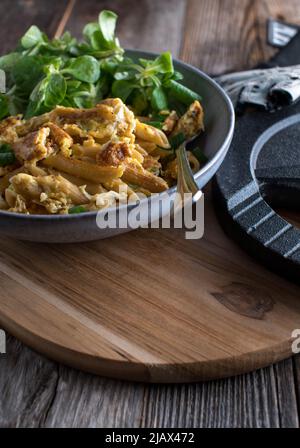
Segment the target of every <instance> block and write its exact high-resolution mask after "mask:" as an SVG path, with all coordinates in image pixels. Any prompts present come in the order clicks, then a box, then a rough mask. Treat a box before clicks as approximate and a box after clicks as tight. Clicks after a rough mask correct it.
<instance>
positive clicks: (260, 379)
mask: <svg viewBox="0 0 300 448" xmlns="http://www.w3.org/2000/svg"><path fill="white" fill-rule="evenodd" d="M6 3H9V2H6V1H2V2H1V3H0V12H1V13H2V14H1V16H0V17H2V19H1V20H2V22H1V25H2V27H0V28H1V33H2V34H1V40H0V42H1V50H3V51H5V50H7V49H8V48H12V47H13V45H15V43H16V42H17V36H18V35H21V34H22V32H23V31H24V29H25V28H26V27H27V26H28V25H29V24H30V23H37V24H38V25H40V26H43V28H44V29H45V30H46V31H48V32H50V33H52V34H53V35H54V34H55V32H56V31H57V30H59V26H61V23H62V18H63V17H64V20H65V18H66V17H67V15H69V14H70V12H71V15H70V19H69V20H68V23H67V24H66V26H67V28H71V29H72V30H74V32H75V33H78V30H79V29H80V27H81V24H83V23H84V22H85V21H86V17H87V16H89V17H90V16H92V15H93V14H94V12H96V11H98V9H101V8H102V7H103V6H104V7H107V6H109V8H111V9H115V10H116V11H120V12H121V11H122V17H121V18H120V32H119V34H120V35H121V38H122V42H124V44H125V45H126V46H129V47H130V46H131V47H143V48H145V49H148V50H154V51H155V50H156V51H157V50H160V49H162V48H163V49H164V48H167V47H169V48H170V49H171V50H172V51H173V52H174V54H175V55H178V56H179V57H181V58H182V59H184V60H186V61H188V62H191V63H193V64H194V65H196V66H199V67H201V68H202V69H204V70H206V71H208V72H210V73H220V72H222V71H224V70H231V69H239V68H245V67H249V66H251V65H253V64H255V63H256V62H258V61H260V60H262V59H264V58H266V57H268V56H269V55H270V54H271V53H272V52H273V51H274V50H273V49H270V48H268V47H267V46H266V45H265V20H266V18H267V17H270V16H272V17H279V18H282V19H286V20H288V21H291V22H296V23H299V24H300V8H299V5H298V0H286V1H285V2H282V1H274V0H268V1H250V0H249V1H245V0H240V1H235V0H199V1H196V0H187V1H177V0H172V2H171V1H160V0H153V1H152V2H150V1H149V2H148V1H144V0H140V1H139V2H135V1H132V0H129V1H127V2H126V8H125V7H123V4H125V2H121V1H111V2H109V4H108V2H104V1H85V2H84V3H85V4H86V7H85V8H84V11H82V6H81V4H82V3H83V2H79V1H77V2H73V4H72V5H71V8H70V2H68V4H67V5H66V3H67V2H63V1H60V2H55V1H52V2H51V9H50V8H49V7H48V4H49V2H46V1H45V0H39V1H32V0H31V1H25V0H24V1H15V2H13V3H12V2H10V3H9V14H7V9H8V8H7V4H6ZM67 6H69V11H68V14H67V15H65V12H66V9H65V7H67ZM26 8H27V13H26ZM144 8H145V9H144ZM146 8H148V9H147V12H148V15H147V20H146V15H145V14H144V11H145V10H146ZM62 9H63V11H62ZM70 9H72V11H70ZM28 10H29V12H28ZM45 11H46V16H45ZM80 11H81V12H80ZM4 12H5V13H6V14H4ZM83 12H84V14H83ZM150 12H151V14H152V17H155V18H156V21H155V22H154V23H151V22H149V20H150V19H149V14H150ZM26 14H27V15H26ZM151 14H150V15H151ZM168 14H169V15H168ZM166 15H168V19H165V17H166ZM4 17H5V23H4V22H3V20H4V19H3V18H4ZM8 17H9V18H8ZM20 17H22V20H21V19H20ZM28 17H29V19H28ZM45 17H46V19H45ZM233 17H234V20H233ZM56 18H57V19H56ZM26 21H28V22H26ZM126 23H129V24H130V27H131V28H130V30H128V29H127V28H126V26H125V24H126ZM174 24H176V26H175V25H174ZM13 26H14V28H13V30H14V31H13V33H10V35H9V37H7V30H8V29H12V27H13ZM167 27H169V31H168V33H166V31H165V30H166V28H167ZM59 31H61V30H59ZM162 33H165V34H164V38H163V39H162ZM137 39H138V43H139V44H138V45H137V44H136V42H137ZM167 39H168V40H167ZM164 44H165V45H164ZM215 225H216V226H217V224H215ZM219 234H220V237H219V238H220V242H221V245H222V244H225V246H224V251H225V252H226V253H227V256H228V250H229V248H230V250H232V251H233V252H234V253H235V252H236V251H239V250H238V249H237V248H236V247H234V246H233V245H231V243H229V242H228V240H227V239H226V238H225V237H224V235H222V233H221V232H220V233H219ZM5 244H6V243H5ZM22 244H23V243H22ZM206 244H208V243H206ZM213 244H216V245H218V244H219V243H218V241H216V240H214V241H213ZM2 247H3V246H2ZM225 248H226V249H225ZM207 250H208V251H210V250H209V248H208V249H207ZM2 256H4V257H5V253H3V248H2ZM241 256H242V257H243V262H244V259H245V260H247V261H246V264H247V265H248V263H249V265H251V266H253V269H254V271H255V270H256V269H257V267H256V265H254V263H253V262H252V261H251V260H248V258H247V256H246V255H242V254H241ZM29 262H30V259H29V260H28V263H29ZM228 267H229V269H232V264H231V263H229V265H228ZM260 272H261V273H262V272H264V271H260ZM23 275H25V276H26V274H23ZM261 275H262V276H263V274H261ZM268 275H269V274H267V276H268ZM249 276H250V277H249ZM252 276H253V271H252V268H251V269H250V270H249V272H248V273H247V275H245V276H243V279H244V281H246V282H247V281H249V278H253V277H252ZM74 278H75V277H74ZM262 278H263V277H262ZM75 281H76V280H75V279H74V282H75ZM261 283H263V280H261ZM44 285H46V287H47V285H48V280H47V278H46V279H44ZM15 287H16V286H15V285H14V283H13V284H12V285H11V287H10V288H9V289H10V290H11V291H13V290H14V288H15ZM223 300H224V299H223ZM228 312H230V310H229V311H228ZM298 326H299V325H298ZM0 364H1V367H0V426H5V427H15V426H23V427H30V426H34V427H40V426H46V427H83V426H90V427H103V426H109V427H120V426H122V427H138V426H143V427H145V426H146V427H176V426H179V427H297V426H299V417H298V415H299V408H298V403H299V402H300V386H299V384H300V360H299V357H296V358H293V359H289V360H286V361H283V362H281V363H279V364H275V365H274V366H271V367H268V368H264V369H261V370H258V371H255V372H252V373H248V374H244V375H240V376H236V377H232V378H228V379H226V380H218V381H210V382H207V383H197V384H189V385H188V384H182V385H146V384H133V383H129V382H122V381H115V380H109V379H104V378H99V377H96V376H93V375H89V374H84V373H81V372H79V371H75V370H73V369H69V368H66V367H64V366H62V365H59V364H56V363H54V362H51V361H49V360H47V359H46V358H44V357H42V356H40V355H38V354H36V353H34V352H33V351H31V350H30V349H28V348H26V347H25V346H24V345H23V344H21V343H20V342H18V341H17V340H15V339H14V338H13V337H10V336H9V337H8V345H7V355H5V356H0Z"/></svg>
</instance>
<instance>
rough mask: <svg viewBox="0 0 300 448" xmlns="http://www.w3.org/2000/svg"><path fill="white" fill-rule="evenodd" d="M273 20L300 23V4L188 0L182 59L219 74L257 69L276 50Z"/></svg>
mask: <svg viewBox="0 0 300 448" xmlns="http://www.w3.org/2000/svg"><path fill="white" fill-rule="evenodd" d="M269 17H279V18H283V19H286V20H289V21H291V22H295V23H300V12H299V3H297V0H288V1H286V2H281V1H274V0H267V1H266V0H265V1H263V0H258V1H257V0H201V1H198V0H188V6H187V17H186V24H185V37H184V41H183V46H182V52H181V57H182V59H184V60H186V61H188V62H190V63H192V64H194V65H196V66H198V67H200V68H201V69H203V70H204V71H208V72H210V73H215V74H218V73H222V72H224V71H231V70H232V71H234V70H239V69H246V68H249V67H252V66H255V65H256V64H257V63H259V62H260V61H262V60H265V59H267V58H269V57H270V56H271V55H272V54H273V53H274V51H275V50H273V49H272V48H271V47H267V45H266V20H267V18H269ZM208 23H209V26H207V24H208Z"/></svg>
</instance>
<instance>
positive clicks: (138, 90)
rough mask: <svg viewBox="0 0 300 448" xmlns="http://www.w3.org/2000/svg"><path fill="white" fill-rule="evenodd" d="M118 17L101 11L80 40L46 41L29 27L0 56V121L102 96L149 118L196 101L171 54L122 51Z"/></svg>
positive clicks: (88, 103)
mask: <svg viewBox="0 0 300 448" xmlns="http://www.w3.org/2000/svg"><path fill="white" fill-rule="evenodd" d="M117 18H118V17H117V15H116V14H115V13H114V12H113V11H108V10H104V11H102V12H100V14H99V17H98V21H95V22H92V23H88V24H87V25H86V26H85V27H84V29H83V33H82V34H83V39H82V40H81V41H78V40H77V39H76V38H75V37H73V36H72V35H71V34H70V33H69V32H65V33H64V34H63V35H62V36H61V37H60V38H55V39H49V38H48V37H47V35H46V34H45V33H43V32H42V31H41V30H40V29H39V28H38V27H37V26H35V25H32V26H31V27H30V28H29V29H28V31H27V32H26V33H25V34H24V36H23V37H21V39H20V42H19V44H18V46H17V48H16V49H15V50H14V51H13V52H11V53H9V54H7V55H3V56H1V57H0V69H2V70H4V71H5V74H6V81H7V86H6V87H7V91H6V93H5V94H0V119H3V118H5V117H6V116H9V115H12V114H18V113H21V114H24V115H25V117H32V116H34V115H39V114H42V113H44V112H46V111H49V110H51V109H53V108H54V107H56V106H57V105H64V106H70V107H85V108H87V107H93V106H95V105H96V104H97V103H98V102H99V101H101V99H103V98H107V97H119V98H121V99H122V100H123V101H125V102H126V104H128V105H129V106H131V108H132V109H133V110H134V112H135V113H136V114H144V115H151V116H154V115H157V113H158V112H159V111H161V110H170V109H171V108H175V109H176V111H177V112H178V113H179V114H180V113H181V112H182V110H184V109H186V106H188V105H189V104H191V102H192V101H194V100H195V99H200V97H199V95H197V94H196V93H195V92H193V91H192V90H190V89H188V88H186V87H185V86H184V85H183V84H181V83H180V82H178V81H180V80H182V78H183V76H182V74H181V73H179V72H177V71H175V70H174V67H173V60H172V55H171V53H170V52H164V53H162V54H160V55H159V56H157V57H156V58H155V59H145V58H141V59H139V60H133V59H131V58H128V57H127V56H126V55H124V50H123V48H122V47H121V46H120V43H119V40H118V38H117V36H116V25H117ZM153 121H154V122H155V121H157V120H155V119H153Z"/></svg>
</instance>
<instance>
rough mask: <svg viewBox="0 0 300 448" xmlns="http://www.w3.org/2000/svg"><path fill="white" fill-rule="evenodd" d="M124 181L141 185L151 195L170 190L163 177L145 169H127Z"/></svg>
mask: <svg viewBox="0 0 300 448" xmlns="http://www.w3.org/2000/svg"><path fill="white" fill-rule="evenodd" d="M122 180H123V181H124V182H128V183H130V184H134V185H139V186H141V187H143V188H145V189H146V190H149V191H151V193H161V192H162V191H165V190H167V189H168V188H169V186H168V184H167V182H166V181H164V180H163V179H162V178H161V177H158V176H155V175H154V174H152V173H150V172H149V171H146V170H144V169H137V168H136V167H135V166H133V165H127V166H126V167H125V171H124V174H123V176H122Z"/></svg>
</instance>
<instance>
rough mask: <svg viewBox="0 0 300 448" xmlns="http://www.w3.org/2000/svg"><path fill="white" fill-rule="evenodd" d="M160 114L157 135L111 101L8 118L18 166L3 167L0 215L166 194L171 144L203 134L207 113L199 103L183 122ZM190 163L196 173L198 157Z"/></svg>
mask: <svg viewBox="0 0 300 448" xmlns="http://www.w3.org/2000/svg"><path fill="white" fill-rule="evenodd" d="M161 115H162V117H164V121H163V123H162V129H157V128H156V127H154V126H151V125H150V124H147V117H141V118H136V117H135V116H134V113H133V112H132V111H131V110H130V109H129V108H128V107H127V106H126V105H125V104H124V103H123V102H122V101H121V100H120V99H118V98H111V99H106V100H103V101H101V102H100V103H99V104H97V105H96V107H94V108H91V109H75V108H67V107H62V106H57V107H56V108H55V109H53V110H52V111H51V112H49V113H45V114H43V115H40V116H38V117H33V118H31V119H29V120H23V119H22V117H21V116H16V117H9V118H7V119H5V120H3V121H2V122H0V139H1V141H2V147H3V146H4V148H5V151H6V153H7V154H9V151H11V153H12V156H13V163H11V164H9V165H7V166H5V167H1V168H0V170H1V175H2V177H1V180H0V191H1V194H2V196H1V203H0V206H1V209H2V210H7V211H9V212H15V213H24V214H50V215H51V214H68V213H79V212H87V211H95V210H101V209H102V208H107V207H109V206H110V205H112V202H115V201H117V202H122V201H123V202H128V201H131V202H132V201H134V200H138V197H139V196H138V195H139V193H143V194H144V195H146V196H150V195H151V194H152V193H160V192H163V191H165V190H167V189H168V188H169V187H171V186H172V185H174V182H175V181H176V177H177V165H176V157H175V155H174V152H172V151H170V148H171V146H170V142H169V140H171V138H172V136H176V135H179V134H180V133H184V135H187V136H190V137H192V136H193V135H196V134H198V133H199V131H200V130H202V129H203V127H204V125H203V110H202V107H201V105H200V103H199V102H198V101H195V102H194V103H192V104H191V106H190V107H189V108H188V110H187V112H186V113H185V114H183V115H182V117H180V118H178V116H177V114H176V112H175V111H172V112H171V113H169V112H164V111H162V113H161ZM142 120H143V121H142ZM168 136H169V138H168ZM189 159H190V163H191V165H192V167H193V170H194V171H195V172H197V171H199V167H200V165H199V161H198V160H197V158H196V157H195V156H194V155H193V154H192V153H189Z"/></svg>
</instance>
